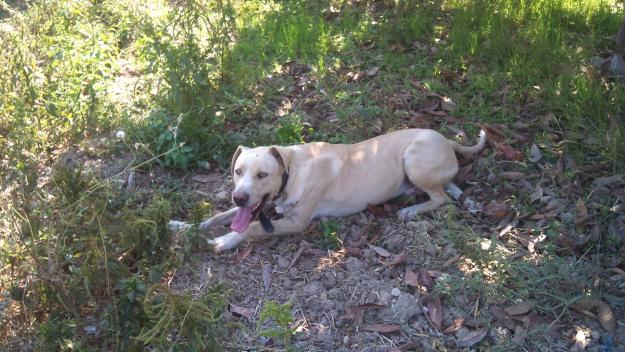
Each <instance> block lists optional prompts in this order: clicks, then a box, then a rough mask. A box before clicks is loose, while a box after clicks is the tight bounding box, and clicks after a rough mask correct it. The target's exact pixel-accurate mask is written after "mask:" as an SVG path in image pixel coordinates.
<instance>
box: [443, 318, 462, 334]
mask: <svg viewBox="0 0 625 352" xmlns="http://www.w3.org/2000/svg"><path fill="white" fill-rule="evenodd" d="M462 324H464V318H458V319H454V321H453V322H452V323H451V325H449V326H448V327H446V328H445V330H443V333H444V334H448V335H449V334H453V333H455V332H457V331H458V330H460V329H461V328H462Z"/></svg>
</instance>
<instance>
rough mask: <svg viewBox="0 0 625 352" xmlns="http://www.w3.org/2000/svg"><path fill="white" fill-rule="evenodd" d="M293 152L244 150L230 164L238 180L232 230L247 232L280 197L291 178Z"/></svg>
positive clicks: (285, 150)
mask: <svg viewBox="0 0 625 352" xmlns="http://www.w3.org/2000/svg"><path fill="white" fill-rule="evenodd" d="M291 153H292V152H291V151H290V150H289V149H288V148H284V147H258V148H246V147H243V146H240V147H238V148H237V150H236V152H235V153H234V155H233V157H232V163H231V164H230V165H231V167H230V169H231V172H232V177H233V180H234V191H233V192H232V202H233V203H234V204H235V205H236V206H237V207H238V209H237V213H236V215H235V217H234V219H233V220H232V226H231V227H232V230H234V231H236V232H243V231H245V229H247V227H248V226H249V224H250V222H251V221H252V220H254V218H255V217H257V216H258V213H259V212H260V211H261V210H262V208H263V206H264V205H265V203H266V202H267V201H268V200H271V199H273V198H274V197H275V196H276V195H278V193H280V190H281V188H282V187H283V185H282V183H283V177H284V174H285V172H286V173H287V174H288V172H289V165H290V161H291Z"/></svg>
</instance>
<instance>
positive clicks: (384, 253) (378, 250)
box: [368, 244, 391, 258]
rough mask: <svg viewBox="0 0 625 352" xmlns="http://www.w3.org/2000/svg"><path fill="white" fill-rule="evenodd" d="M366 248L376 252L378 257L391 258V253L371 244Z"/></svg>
mask: <svg viewBox="0 0 625 352" xmlns="http://www.w3.org/2000/svg"><path fill="white" fill-rule="evenodd" d="M368 246H369V248H371V249H373V251H374V252H376V253H377V254H378V255H379V256H380V257H384V258H388V257H390V256H391V253H390V252H389V251H387V250H386V249H384V248H382V247H378V246H374V245H372V244H370V245H368Z"/></svg>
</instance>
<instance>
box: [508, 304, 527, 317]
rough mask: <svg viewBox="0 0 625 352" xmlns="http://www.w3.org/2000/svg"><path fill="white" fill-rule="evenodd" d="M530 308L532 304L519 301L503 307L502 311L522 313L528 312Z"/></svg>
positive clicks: (511, 313) (513, 313)
mask: <svg viewBox="0 0 625 352" xmlns="http://www.w3.org/2000/svg"><path fill="white" fill-rule="evenodd" d="M531 309H532V305H531V304H530V303H529V302H521V303H517V304H513V305H511V306H509V307H506V308H504V311H505V312H506V313H507V314H509V315H523V314H526V313H528V312H529V311H530V310H531Z"/></svg>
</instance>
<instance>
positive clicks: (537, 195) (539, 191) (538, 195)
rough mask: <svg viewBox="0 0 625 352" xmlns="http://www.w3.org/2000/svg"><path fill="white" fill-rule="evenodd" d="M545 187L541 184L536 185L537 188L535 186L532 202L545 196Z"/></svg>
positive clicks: (531, 196)
mask: <svg viewBox="0 0 625 352" xmlns="http://www.w3.org/2000/svg"><path fill="white" fill-rule="evenodd" d="M543 194H544V192H543V188H542V187H540V185H538V184H537V185H536V188H534V192H532V194H531V195H530V202H531V203H534V202H536V201H537V200H539V199H540V198H542V197H543Z"/></svg>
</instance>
